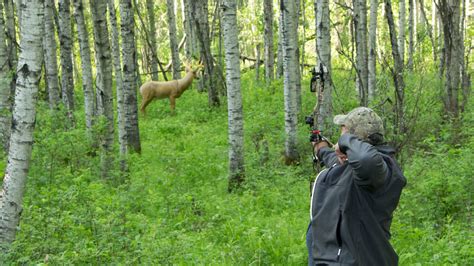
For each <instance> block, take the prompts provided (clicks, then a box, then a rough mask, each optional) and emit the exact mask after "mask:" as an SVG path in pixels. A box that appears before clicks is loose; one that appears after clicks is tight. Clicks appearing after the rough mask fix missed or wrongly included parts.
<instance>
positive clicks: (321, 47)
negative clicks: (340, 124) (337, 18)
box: [313, 0, 332, 132]
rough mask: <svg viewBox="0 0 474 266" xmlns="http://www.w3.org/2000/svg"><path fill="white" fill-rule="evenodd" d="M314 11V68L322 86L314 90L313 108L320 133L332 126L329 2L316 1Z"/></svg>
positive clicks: (325, 0)
mask: <svg viewBox="0 0 474 266" xmlns="http://www.w3.org/2000/svg"><path fill="white" fill-rule="evenodd" d="M315 10H316V12H317V13H316V55H317V62H316V68H317V70H318V71H319V72H323V78H324V80H323V84H322V85H321V86H319V87H318V88H316V94H317V97H318V98H317V104H316V106H315V108H314V111H313V112H314V114H313V116H314V123H315V124H316V125H318V127H319V128H318V129H320V130H321V131H322V132H325V131H327V130H328V129H329V128H330V126H329V125H331V124H332V120H331V119H332V104H331V102H332V96H331V95H332V78H331V71H332V66H331V28H330V13H329V0H317V1H316V2H315Z"/></svg>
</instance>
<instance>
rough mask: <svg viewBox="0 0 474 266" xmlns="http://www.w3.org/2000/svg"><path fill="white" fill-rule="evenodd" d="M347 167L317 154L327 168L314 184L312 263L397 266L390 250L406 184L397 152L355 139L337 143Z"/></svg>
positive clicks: (330, 155)
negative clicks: (393, 224) (395, 214)
mask: <svg viewBox="0 0 474 266" xmlns="http://www.w3.org/2000/svg"><path fill="white" fill-rule="evenodd" d="M338 143H339V148H340V150H341V151H342V152H344V153H346V154H347V158H348V161H347V163H345V164H344V165H340V164H339V163H338V160H337V157H336V154H335V152H334V150H332V149H330V148H322V149H320V150H319V152H318V158H320V159H321V160H322V161H323V162H324V164H325V165H326V166H327V169H326V170H324V171H323V172H322V173H321V174H320V175H319V177H318V179H317V180H316V184H315V187H314V189H313V196H312V202H311V215H312V219H311V224H310V229H309V231H308V239H309V241H310V243H309V246H308V249H310V250H309V253H310V255H311V254H312V259H311V258H310V259H309V263H310V264H328V265H377V266H379V265H397V264H398V256H397V254H396V253H395V251H394V250H393V248H392V246H391V245H390V242H389V239H390V224H391V222H392V213H393V211H394V210H395V208H396V207H397V205H398V201H399V199H400V194H401V191H402V188H403V187H404V186H405V184H406V178H405V177H404V176H403V174H402V172H401V170H400V167H399V166H398V164H397V163H396V162H395V160H394V159H393V158H392V155H393V154H394V150H393V148H390V147H388V146H377V147H374V146H372V145H370V144H368V143H366V142H363V141H361V140H359V139H358V138H357V137H356V136H354V135H351V134H344V135H342V136H341V137H340V138H339V142H338Z"/></svg>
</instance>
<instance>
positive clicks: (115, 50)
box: [107, 0, 150, 171]
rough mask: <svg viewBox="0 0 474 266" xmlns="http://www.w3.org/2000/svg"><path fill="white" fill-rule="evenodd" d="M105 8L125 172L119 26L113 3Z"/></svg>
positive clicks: (121, 157) (122, 164) (125, 137)
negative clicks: (107, 17)
mask: <svg viewBox="0 0 474 266" xmlns="http://www.w3.org/2000/svg"><path fill="white" fill-rule="evenodd" d="M107 7H108V9H109V21H110V29H111V32H112V36H111V38H110V40H111V45H112V60H113V64H114V73H115V86H116V90H115V91H116V94H117V125H118V141H119V147H120V148H119V150H120V169H121V170H122V171H126V170H127V162H126V160H125V158H126V154H127V134H126V131H125V126H126V123H125V117H124V114H125V105H124V99H125V98H124V93H123V90H124V88H123V78H122V60H121V58H120V51H121V49H120V35H119V25H118V23H117V12H116V10H115V1H114V0H108V1H107ZM149 12H150V11H149Z"/></svg>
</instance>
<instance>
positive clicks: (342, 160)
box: [334, 143, 347, 165]
mask: <svg viewBox="0 0 474 266" xmlns="http://www.w3.org/2000/svg"><path fill="white" fill-rule="evenodd" d="M334 150H335V151H336V156H337V160H338V161H339V164H341V165H343V164H344V163H346V162H347V154H344V153H342V151H341V150H340V149H339V144H338V143H336V145H334Z"/></svg>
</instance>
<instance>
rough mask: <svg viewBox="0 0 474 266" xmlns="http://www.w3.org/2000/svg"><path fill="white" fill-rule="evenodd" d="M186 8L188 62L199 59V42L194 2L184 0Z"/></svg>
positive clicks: (185, 24)
mask: <svg viewBox="0 0 474 266" xmlns="http://www.w3.org/2000/svg"><path fill="white" fill-rule="evenodd" d="M182 1H183V8H184V16H183V17H184V21H183V23H184V30H185V33H186V46H185V49H186V57H187V59H188V60H191V58H197V57H198V53H199V41H198V40H197V38H196V25H195V22H194V20H193V19H192V12H193V10H192V6H191V5H192V4H191V2H192V1H193V0H182Z"/></svg>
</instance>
